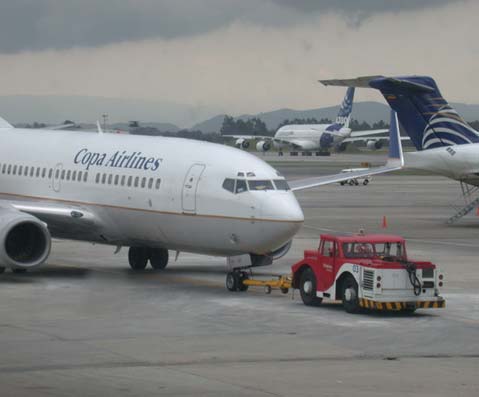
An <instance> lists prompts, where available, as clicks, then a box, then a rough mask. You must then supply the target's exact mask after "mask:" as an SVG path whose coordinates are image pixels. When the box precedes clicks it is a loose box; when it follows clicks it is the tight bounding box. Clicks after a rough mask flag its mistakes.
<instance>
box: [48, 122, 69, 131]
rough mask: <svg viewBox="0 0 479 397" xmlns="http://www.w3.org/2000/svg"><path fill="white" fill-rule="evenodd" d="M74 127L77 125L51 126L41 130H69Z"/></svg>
mask: <svg viewBox="0 0 479 397" xmlns="http://www.w3.org/2000/svg"><path fill="white" fill-rule="evenodd" d="M73 127H76V124H74V123H68V124H58V125H51V126H47V127H45V128H40V129H41V130H68V129H70V128H73Z"/></svg>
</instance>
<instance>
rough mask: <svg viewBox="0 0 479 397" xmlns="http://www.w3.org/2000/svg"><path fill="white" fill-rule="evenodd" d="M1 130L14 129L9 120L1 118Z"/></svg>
mask: <svg viewBox="0 0 479 397" xmlns="http://www.w3.org/2000/svg"><path fill="white" fill-rule="evenodd" d="M0 128H14V127H13V125H11V124H10V123H9V122H8V121H7V120H5V119H2V118H1V117H0Z"/></svg>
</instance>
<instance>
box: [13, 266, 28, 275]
mask: <svg viewBox="0 0 479 397" xmlns="http://www.w3.org/2000/svg"><path fill="white" fill-rule="evenodd" d="M26 272H27V269H23V268H21V267H14V268H12V273H15V274H22V273H26Z"/></svg>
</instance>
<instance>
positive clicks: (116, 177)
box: [114, 175, 119, 185]
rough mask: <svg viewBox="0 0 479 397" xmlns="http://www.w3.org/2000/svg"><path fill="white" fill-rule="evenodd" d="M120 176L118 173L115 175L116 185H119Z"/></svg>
mask: <svg viewBox="0 0 479 397" xmlns="http://www.w3.org/2000/svg"><path fill="white" fill-rule="evenodd" d="M118 178H119V176H118V175H115V182H114V183H115V185H118Z"/></svg>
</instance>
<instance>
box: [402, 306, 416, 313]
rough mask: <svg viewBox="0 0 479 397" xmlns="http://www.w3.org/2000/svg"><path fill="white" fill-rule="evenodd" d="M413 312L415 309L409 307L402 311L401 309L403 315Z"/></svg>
mask: <svg viewBox="0 0 479 397" xmlns="http://www.w3.org/2000/svg"><path fill="white" fill-rule="evenodd" d="M415 311H416V308H415V307H411V306H406V307H405V308H404V309H402V312H403V313H408V314H413V313H414V312H415Z"/></svg>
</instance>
